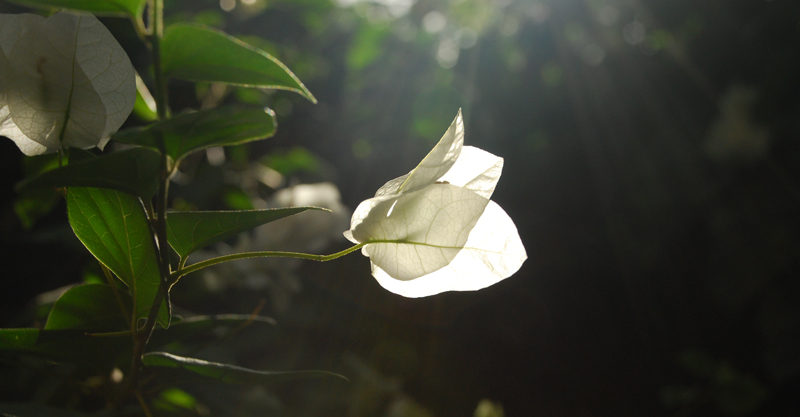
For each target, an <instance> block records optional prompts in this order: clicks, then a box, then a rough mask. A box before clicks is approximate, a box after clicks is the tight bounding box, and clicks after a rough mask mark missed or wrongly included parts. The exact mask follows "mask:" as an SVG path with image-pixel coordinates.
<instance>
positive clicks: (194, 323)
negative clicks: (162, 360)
mask: <svg viewBox="0 0 800 417" xmlns="http://www.w3.org/2000/svg"><path fill="white" fill-rule="evenodd" d="M251 326H256V327H257V328H258V329H261V330H260V331H263V330H266V327H269V328H272V327H274V326H275V320H273V319H271V318H269V317H264V316H253V315H250V314H219V315H214V316H196V317H190V318H187V319H183V320H175V319H174V318H173V320H172V323H171V325H170V327H169V330H164V329H158V328H156V329H155V331H154V332H153V335H152V336H151V337H150V342H149V343H148V344H147V346H148V347H149V348H158V347H161V346H166V345H171V344H174V343H180V344H186V343H193V342H195V343H196V342H208V341H212V340H217V339H219V338H221V337H225V336H226V335H229V334H231V333H232V332H236V331H238V329H243V328H245V327H251Z"/></svg>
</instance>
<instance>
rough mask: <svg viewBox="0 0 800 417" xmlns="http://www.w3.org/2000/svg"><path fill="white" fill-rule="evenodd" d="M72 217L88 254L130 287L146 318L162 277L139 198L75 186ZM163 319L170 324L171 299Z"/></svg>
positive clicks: (160, 318) (69, 209) (138, 309)
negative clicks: (169, 307)
mask: <svg viewBox="0 0 800 417" xmlns="http://www.w3.org/2000/svg"><path fill="white" fill-rule="evenodd" d="M67 215H68V217H69V223H70V225H71V226H72V230H73V231H74V232H75V235H76V236H78V239H80V240H81V242H83V244H84V245H85V246H86V248H87V249H89V252H91V253H92V254H93V255H94V256H95V258H97V260H98V261H100V263H102V264H103V265H105V266H106V267H108V269H110V270H111V271H112V272H114V274H116V275H117V276H118V277H119V278H120V279H121V280H122V281H123V282H125V283H126V284H127V285H128V288H130V290H131V294H132V295H133V299H134V303H135V304H136V317H138V318H143V317H147V315H148V313H149V312H150V306H151V305H152V304H153V301H154V300H155V298H156V295H157V293H158V288H159V285H160V281H161V279H160V275H159V270H158V262H157V258H156V250H155V247H154V245H153V240H152V237H151V234H150V226H149V225H148V222H147V217H146V216H145V214H144V209H143V208H142V204H141V203H140V202H139V199H137V198H136V197H133V196H131V195H129V194H125V193H121V192H119V191H114V190H104V189H100V188H84V187H71V188H69V190H68V191H67ZM158 322H159V323H161V325H162V326H164V327H168V326H169V311H168V305H167V303H166V301H165V302H164V304H163V305H162V306H161V311H160V312H159V315H158Z"/></svg>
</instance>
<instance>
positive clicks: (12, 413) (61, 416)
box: [0, 403, 90, 417]
mask: <svg viewBox="0 0 800 417" xmlns="http://www.w3.org/2000/svg"><path fill="white" fill-rule="evenodd" d="M0 415H2V416H7V417H90V414H84V413H79V412H77V411H72V410H62V409H60V408H53V407H48V406H46V405H42V404H30V403H6V404H0Z"/></svg>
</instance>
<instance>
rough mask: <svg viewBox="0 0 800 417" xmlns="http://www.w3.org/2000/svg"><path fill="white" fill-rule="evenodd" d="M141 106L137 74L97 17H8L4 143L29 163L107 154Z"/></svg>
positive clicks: (0, 101)
mask: <svg viewBox="0 0 800 417" xmlns="http://www.w3.org/2000/svg"><path fill="white" fill-rule="evenodd" d="M135 100H136V82H135V76H134V70H133V66H132V65H131V62H130V60H129V59H128V56H127V55H126V54H125V51H123V50H122V47H121V46H120V45H119V43H117V41H116V39H114V36H112V35H111V32H109V31H108V29H106V28H105V26H103V24H102V23H100V21H99V20H97V18H95V17H94V16H92V15H76V14H69V13H57V14H55V15H53V16H50V17H49V18H46V19H45V18H44V17H42V16H38V15H32V14H16V15H0V135H3V136H6V137H8V138H9V139H11V140H13V141H14V143H16V144H17V146H18V147H19V149H20V150H21V151H22V152H23V153H24V154H26V155H38V154H42V153H47V152H55V151H56V150H58V149H60V148H62V147H77V148H84V149H88V148H92V147H95V146H97V147H98V148H101V149H102V148H103V147H104V146H105V144H106V143H107V142H108V140H109V137H110V135H111V133H113V132H115V131H116V130H117V129H119V127H120V126H121V125H122V123H123V122H124V121H125V119H127V118H128V115H129V114H130V112H131V110H132V109H133V103H134V101H135Z"/></svg>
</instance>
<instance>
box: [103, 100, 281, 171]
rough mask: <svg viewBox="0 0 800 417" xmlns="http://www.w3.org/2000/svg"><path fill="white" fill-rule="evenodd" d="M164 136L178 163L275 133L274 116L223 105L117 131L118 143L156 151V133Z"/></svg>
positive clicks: (165, 142)
mask: <svg viewBox="0 0 800 417" xmlns="http://www.w3.org/2000/svg"><path fill="white" fill-rule="evenodd" d="M159 132H160V133H161V134H162V135H163V137H164V144H165V146H166V151H167V155H169V156H170V157H172V159H173V160H175V161H178V160H180V159H182V158H183V157H185V156H186V155H188V154H190V153H192V152H195V151H198V150H201V149H206V148H210V147H212V146H230V145H240V144H242V143H247V142H251V141H254V140H258V139H265V138H268V137H270V136H272V135H274V134H275V114H274V113H273V112H272V110H270V109H262V108H254V107H244V106H225V107H219V108H216V109H212V110H204V111H198V112H194V113H185V114H181V115H178V116H175V117H173V118H172V119H169V120H165V121H163V122H157V123H154V124H152V125H150V126H147V127H144V128H134V129H127V130H124V131H121V132H117V133H116V134H115V135H114V136H113V139H114V140H116V141H117V142H120V143H127V144H132V145H140V146H147V147H151V148H156V149H158V133H159Z"/></svg>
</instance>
